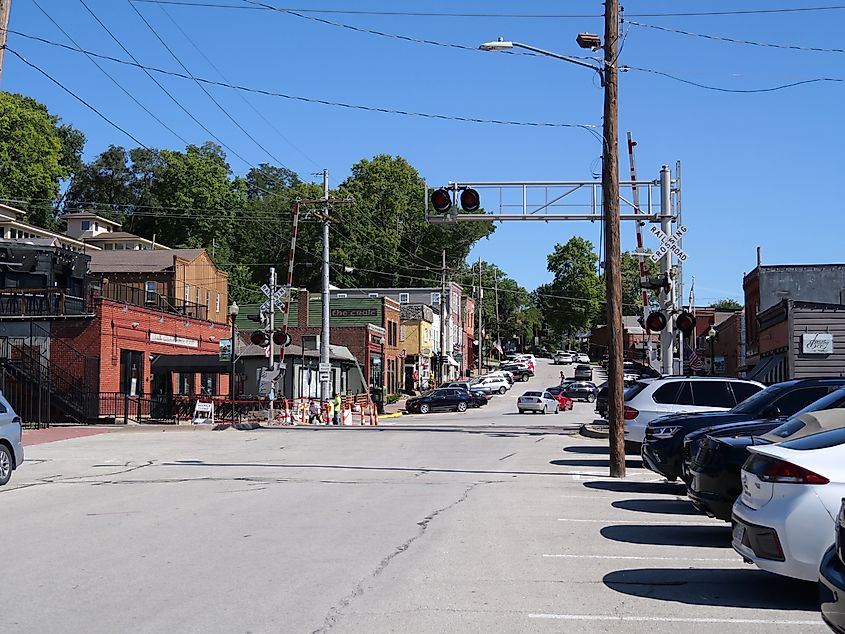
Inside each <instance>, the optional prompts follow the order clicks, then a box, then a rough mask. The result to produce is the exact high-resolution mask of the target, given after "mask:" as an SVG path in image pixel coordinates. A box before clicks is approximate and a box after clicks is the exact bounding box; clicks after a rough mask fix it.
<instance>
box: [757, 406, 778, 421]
mask: <svg viewBox="0 0 845 634" xmlns="http://www.w3.org/2000/svg"><path fill="white" fill-rule="evenodd" d="M779 417H780V408H779V407H778V406H777V405H769V406H768V407H766V408H765V409H763V411H762V412H760V418H779Z"/></svg>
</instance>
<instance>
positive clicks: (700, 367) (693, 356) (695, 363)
mask: <svg viewBox="0 0 845 634" xmlns="http://www.w3.org/2000/svg"><path fill="white" fill-rule="evenodd" d="M689 369H690V370H692V371H693V372H703V371H704V357H703V356H702V355H700V354H698V350H696V349H695V348H692V347H690V355H689Z"/></svg>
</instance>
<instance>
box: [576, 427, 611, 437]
mask: <svg viewBox="0 0 845 634" xmlns="http://www.w3.org/2000/svg"><path fill="white" fill-rule="evenodd" d="M579 433H580V434H581V435H582V436H585V437H586V438H610V430H609V429H608V428H606V427H604V426H596V425H588V424H585V425H581V429H580V430H579Z"/></svg>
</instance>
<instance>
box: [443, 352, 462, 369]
mask: <svg viewBox="0 0 845 634" xmlns="http://www.w3.org/2000/svg"><path fill="white" fill-rule="evenodd" d="M446 363H447V364H448V365H451V366H452V367H453V368H459V367H461V364H460V363H458V362H457V361H455V359H454V358H453V357H452V355H451V354H447V355H446Z"/></svg>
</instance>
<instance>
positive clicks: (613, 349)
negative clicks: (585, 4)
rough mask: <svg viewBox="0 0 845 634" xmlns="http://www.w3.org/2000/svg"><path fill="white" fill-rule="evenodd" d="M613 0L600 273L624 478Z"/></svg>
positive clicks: (618, 474)
mask: <svg viewBox="0 0 845 634" xmlns="http://www.w3.org/2000/svg"><path fill="white" fill-rule="evenodd" d="M618 40H619V0H605V3H604V134H603V139H604V140H603V149H602V158H603V161H602V206H603V212H604V213H603V215H604V235H605V241H604V273H605V287H606V289H607V331H608V334H609V341H608V366H607V372H608V376H607V405H608V407H607V420H608V423H609V426H610V475H611V477H614V478H624V477H625V420H624V415H623V412H624V401H623V387H624V383H623V372H622V370H623V356H622V352H623V350H622V346H623V342H622V339H623V338H622V272H621V267H620V259H621V254H620V238H619V156H618V153H619V120H618V119H619V104H618V96H619V85H618V66H617V61H618V60H617V51H618V48H619V42H618Z"/></svg>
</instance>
